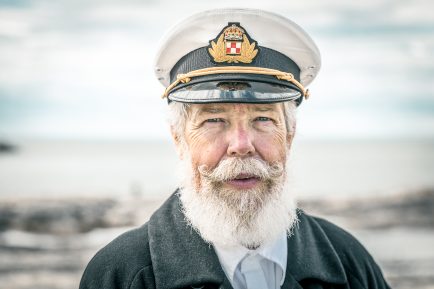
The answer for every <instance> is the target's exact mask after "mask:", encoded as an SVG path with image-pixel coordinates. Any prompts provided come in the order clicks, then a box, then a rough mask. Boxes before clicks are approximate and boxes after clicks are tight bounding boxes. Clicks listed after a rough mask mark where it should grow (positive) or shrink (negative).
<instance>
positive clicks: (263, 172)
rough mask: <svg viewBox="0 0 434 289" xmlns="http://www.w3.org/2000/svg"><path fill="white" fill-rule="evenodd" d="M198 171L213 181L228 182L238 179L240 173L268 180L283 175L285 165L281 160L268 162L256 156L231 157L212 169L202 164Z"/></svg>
mask: <svg viewBox="0 0 434 289" xmlns="http://www.w3.org/2000/svg"><path fill="white" fill-rule="evenodd" d="M198 171H199V173H200V174H201V175H202V176H203V177H204V178H206V179H208V180H209V181H212V182H226V181H229V180H233V179H236V178H237V177H238V176H240V175H247V176H249V177H255V178H258V179H260V180H262V181H267V180H276V179H277V178H279V177H281V176H282V175H283V173H284V166H283V164H282V163H279V162H275V163H272V164H268V163H267V162H265V161H263V160H260V159H256V158H247V159H243V158H238V157H230V158H227V159H224V160H222V161H220V162H219V164H218V165H217V166H216V167H215V168H214V169H212V170H210V169H208V168H207V166H206V165H202V166H199V167H198Z"/></svg>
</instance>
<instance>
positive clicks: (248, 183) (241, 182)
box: [227, 174, 260, 189]
mask: <svg viewBox="0 0 434 289" xmlns="http://www.w3.org/2000/svg"><path fill="white" fill-rule="evenodd" d="M259 181H260V179H259V178H258V177H257V176H254V175H250V174H239V175H238V176H236V177H235V178H234V179H231V180H229V181H227V183H228V184H229V185H230V186H232V187H235V188H237V189H251V188H253V187H255V186H256V185H257V184H258V183H259Z"/></svg>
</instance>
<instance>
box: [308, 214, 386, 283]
mask: <svg viewBox="0 0 434 289" xmlns="http://www.w3.org/2000/svg"><path fill="white" fill-rule="evenodd" d="M305 216H306V218H308V219H309V222H311V223H313V224H315V225H316V226H318V227H319V228H320V230H321V231H322V232H323V233H324V234H325V235H326V237H327V239H328V240H329V241H330V243H331V245H332V247H333V248H334V250H335V252H336V254H337V255H338V258H339V260H340V261H341V264H342V266H343V268H344V270H345V273H346V275H347V279H348V281H349V283H354V284H357V286H356V287H357V288H389V286H388V285H387V283H386V281H385V280H384V277H383V273H382V272H381V269H380V267H379V266H378V264H377V263H376V261H375V260H374V258H373V257H372V256H371V254H370V253H369V252H368V250H366V248H365V247H364V246H363V245H362V244H361V243H360V242H359V241H358V240H357V239H356V238H355V237H354V236H353V235H352V234H351V233H349V232H348V231H346V230H344V229H342V228H341V227H339V226H337V225H335V224H333V223H331V222H329V221H327V220H325V219H323V218H320V217H313V216H309V215H306V214H305Z"/></svg>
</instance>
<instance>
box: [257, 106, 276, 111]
mask: <svg viewBox="0 0 434 289" xmlns="http://www.w3.org/2000/svg"><path fill="white" fill-rule="evenodd" d="M253 110H254V111H260V112H264V111H276V108H275V107H274V106H255V107H254V109H253Z"/></svg>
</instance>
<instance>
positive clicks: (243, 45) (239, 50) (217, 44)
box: [208, 23, 258, 63]
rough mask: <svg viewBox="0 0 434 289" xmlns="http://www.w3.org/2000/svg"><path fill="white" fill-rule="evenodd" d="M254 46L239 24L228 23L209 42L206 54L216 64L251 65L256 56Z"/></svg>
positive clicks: (256, 51) (256, 50) (256, 52)
mask: <svg viewBox="0 0 434 289" xmlns="http://www.w3.org/2000/svg"><path fill="white" fill-rule="evenodd" d="M256 44H257V42H256V41H254V40H253V39H251V38H250V37H249V36H248V34H247V33H246V31H245V29H244V28H242V27H241V25H240V23H228V26H226V27H225V28H223V30H222V32H221V33H220V34H219V35H218V36H217V38H216V39H214V40H211V41H210V45H209V46H208V52H209V54H210V56H211V57H212V59H213V60H214V62H216V63H222V62H227V63H239V62H241V63H251V62H252V61H253V59H255V57H256V55H257V54H258V49H257V48H255V47H256Z"/></svg>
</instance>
